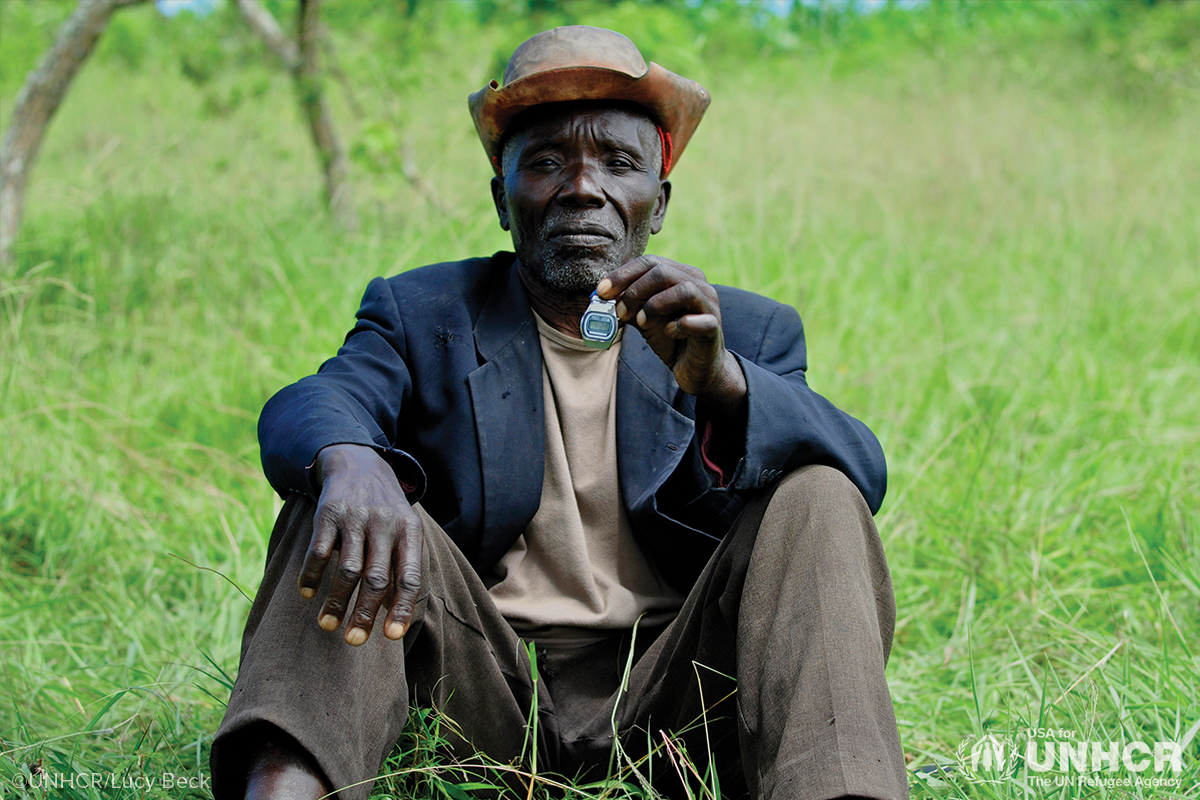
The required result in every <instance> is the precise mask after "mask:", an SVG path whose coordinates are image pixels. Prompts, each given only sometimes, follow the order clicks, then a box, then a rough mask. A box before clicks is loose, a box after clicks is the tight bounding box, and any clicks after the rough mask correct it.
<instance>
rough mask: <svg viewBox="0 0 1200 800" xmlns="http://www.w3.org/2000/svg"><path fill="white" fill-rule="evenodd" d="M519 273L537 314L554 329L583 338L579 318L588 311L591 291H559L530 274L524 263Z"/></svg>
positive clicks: (526, 293) (526, 294) (530, 302)
mask: <svg viewBox="0 0 1200 800" xmlns="http://www.w3.org/2000/svg"><path fill="white" fill-rule="evenodd" d="M517 273H518V274H519V275H520V276H521V285H522V286H523V287H525V296H526V297H528V298H529V305H530V307H531V308H532V309H533V310H534V311H536V312H537V315H538V316H539V317H541V318H542V319H544V320H545V321H546V322H547V323H548V324H549V325H550V327H551V328H554V330H556V331H561V332H562V333H565V334H566V335H567V336H573V337H574V338H576V339H582V338H583V337H582V336H580V334H579V320H580V319H581V318H582V317H583V312H584V311H587V307H588V300H589V298H590V296H591V295H590V293H587V294H569V295H567V294H562V293H561V292H557V291H555V290H553V289H551V288H550V287H549V286H546V285H545V284H544V283H542V282H541V281H540V280H538V279H537V278H535V277H533V276H532V275H530V274H529V273H528V272H527V271H526V270H525V266H524V265H523V264H522V265H519V267H518V270H517Z"/></svg>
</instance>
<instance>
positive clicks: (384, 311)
mask: <svg viewBox="0 0 1200 800" xmlns="http://www.w3.org/2000/svg"><path fill="white" fill-rule="evenodd" d="M514 265H515V256H514V255H513V254H512V253H497V254H496V255H494V256H492V257H491V258H476V259H471V260H468V261H458V262H451V263H445V264H434V265H432V266H427V267H422V268H420V269H414V270H411V271H409V272H405V273H403V274H400V275H397V276H395V277H393V278H390V279H388V280H384V279H382V278H376V279H374V280H373V281H371V283H370V285H368V287H367V291H366V294H365V295H364V296H363V301H362V307H361V308H360V309H359V311H358V322H357V324H356V325H355V326H354V328H353V330H351V331H350V333H349V334H348V335H347V337H346V342H345V344H344V345H343V346H342V348H341V349H340V350H338V354H337V356H336V357H334V358H332V359H330V360H329V361H326V362H325V363H324V364H323V365H321V368H320V370H319V371H318V373H317V374H316V375H312V376H309V377H307V378H304V379H302V380H300V381H299V382H297V383H295V384H293V385H292V386H289V387H287V388H285V389H283V390H282V391H280V392H279V393H278V394H276V395H275V396H274V397H272V398H271V400H270V401H269V402H268V403H267V405H266V407H265V408H264V409H263V413H262V418H261V419H260V421H259V426H258V430H259V441H260V444H261V447H262V459H263V467H264V469H265V471H266V474H267V478H268V479H269V480H270V482H271V485H272V486H273V487H275V489H276V491H278V492H279V493H280V494H281V495H283V496H285V497H286V496H287V495H288V494H289V493H291V492H293V491H299V492H303V493H305V494H308V495H310V496H314V497H315V495H316V488H315V487H314V486H313V484H312V482H311V480H310V471H309V466H310V465H311V464H312V463H313V461H314V459H315V458H316V454H317V451H318V450H320V449H321V448H322V447H325V446H327V445H332V444H341V443H354V444H362V445H368V446H371V447H374V448H375V449H376V450H377V451H379V452H380V454H381V455H383V456H384V458H386V459H387V460H388V461H389V463H391V465H392V467H393V468H394V469H395V470H396V473H397V476H398V477H399V478H400V480H401V482H402V483H405V484H407V485H408V486H410V487H412V492H411V494H410V499H412V500H413V501H414V502H416V501H417V500H420V501H421V503H422V505H423V507H424V508H425V510H426V511H428V512H429V513H430V514H431V515H432V516H433V518H434V519H436V520H437V521H438V522H439V523H440V524H441V525H442V527H443V528H445V530H446V532H447V533H448V534H449V535H450V537H451V538H452V539H453V540H454V542H455V543H456V544H457V545H458V547H459V548H460V549H461V550H462V551H463V553H464V554H465V555H466V556H467V558H468V559H469V560H470V561H471V563H472V565H473V566H474V567H475V569H476V570H478V571H479V572H480V573H481V574H483V573H486V572H487V571H489V570H490V569H491V568H492V567H493V566H494V565H495V564H496V562H497V561H498V560H499V559H500V557H501V556H502V555H503V554H504V553H505V552H507V550H508V549H509V547H510V546H511V545H512V544H513V542H514V541H515V540H516V538H517V537H518V536H520V535H521V533H522V532H523V531H524V530H525V527H526V526H527V525H528V524H529V521H530V520H531V519H532V518H533V515H534V512H536V511H537V508H538V504H539V502H540V500H541V491H542V473H543V469H544V455H545V454H544V450H545V446H544V445H545V443H544V439H545V433H544V430H543V424H544V420H543V408H542V375H541V373H542V359H541V348H540V346H539V343H538V334H537V327H536V325H535V323H534V319H533V313H532V311H531V310H530V307H529V303H528V301H527V300H526V297H525V292H524V290H523V289H522V287H521V283H520V279H519V278H518V277H517V274H516V268H515V266H514ZM717 292H718V294H719V295H720V302H721V317H722V321H723V325H724V333H725V344H726V347H728V348H729V350H730V351H731V352H733V353H734V355H735V356H736V357H737V358H738V360H739V362H740V363H741V365H742V369H743V370H744V371H745V374H746V385H747V390H748V393H747V402H748V409H749V411H748V416H747V421H746V433H745V447H744V457H743V458H742V459H741V461H740V462H739V463H738V464H737V467H736V469H735V470H734V472H733V474H732V476H730V478H729V480H728V483H727V485H726V486H725V487H719V486H716V485H715V482H714V480H713V476H712V473H711V472H710V471H709V470H707V469H706V468H705V467H704V465H703V462H702V460H701V458H700V453H699V438H700V437H699V432H698V428H697V424H696V415H697V404H696V399H695V398H694V397H692V396H690V395H687V394H685V393H684V392H683V391H681V390H680V389H679V386H678V385H677V384H676V383H675V379H674V377H673V375H672V374H671V371H670V370H669V369H667V368H666V366H664V365H663V363H662V362H661V361H660V360H659V358H658V357H657V356H656V355H654V352H653V351H652V350H650V348H649V347H648V346H647V345H646V343H645V342H644V341H643V340H642V337H641V336H640V335H639V334H638V333H637V332H636V331H634V330H629V331H627V333H626V335H625V338H624V343H623V344H622V346H621V355H620V365H619V368H618V372H617V451H618V474H619V477H620V483H621V496H622V497H623V498H624V502H625V506H626V508H627V510H628V512H629V518H630V520H631V522H632V524H633V526H634V529H635V532H636V534H637V536H638V538H639V540H640V542H641V543H642V546H643V547H644V548H645V549H646V551H647V552H648V554H650V555H651V556H652V557H653V558H654V559H655V560H656V561H657V562H658V563H659V565H660V567H661V568H662V569H663V571H664V574H665V575H666V576H667V577H668V578H669V579H670V580H671V581H672V583H674V584H675V585H676V586H677V587H679V588H681V589H683V590H686V589H687V587H689V586H690V585H691V583H692V582H694V580H695V578H696V577H697V576H698V575H699V572H700V569H701V568H702V567H703V565H704V563H705V562H706V561H707V559H708V557H709V555H711V553H712V551H713V549H714V548H715V546H716V542H717V541H719V539H720V538H721V537H722V536H723V535H724V534H725V532H726V531H727V530H728V529H729V525H730V523H731V522H732V521H733V518H734V517H735V516H736V515H737V513H738V511H740V510H741V508H742V507H743V506H744V505H745V502H746V499H747V497H748V496H751V495H752V494H753V493H754V492H756V491H759V490H762V489H764V488H766V487H767V486H769V485H770V484H772V483H773V482H774V481H775V480H777V479H778V478H779V477H780V476H782V475H783V474H784V473H786V472H788V471H790V470H793V469H795V468H797V467H800V466H803V465H805V464H813V463H819V464H827V465H829V466H833V467H836V468H837V469H839V470H841V471H842V472H844V473H845V474H846V475H847V476H848V477H849V478H850V479H851V480H852V481H853V482H854V483H855V485H856V486H858V488H859V490H860V491H862V493H863V497H864V498H866V500H867V504H868V505H869V506H870V508H871V510H872V512H874V511H877V510H878V509H879V505H880V503H882V502H883V495H884V491H885V487H886V467H885V465H884V458H883V451H882V449H881V448H880V446H879V442H878V440H877V439H876V438H875V436H874V435H873V434H872V433H871V431H870V430H868V429H867V427H866V426H865V425H863V424H862V423H861V422H859V421H858V420H856V419H854V418H853V417H851V416H849V415H848V414H845V413H843V412H841V411H839V410H838V409H837V408H835V407H834V406H833V405H832V404H831V403H829V401H827V400H826V399H825V398H823V397H821V396H820V395H818V394H816V393H815V392H813V391H812V390H811V389H809V388H808V385H807V383H806V382H805V378H804V371H805V368H806V356H805V347H804V330H803V326H802V325H801V322H800V316H799V314H797V313H796V310H795V309H793V308H791V307H790V306H786V305H783V304H781V303H777V302H775V301H773V300H769V299H767V298H765V297H761V296H759V295H756V294H752V293H750V292H745V291H742V290H739V289H731V288H727V287H718V288H717ZM701 412H703V409H701Z"/></svg>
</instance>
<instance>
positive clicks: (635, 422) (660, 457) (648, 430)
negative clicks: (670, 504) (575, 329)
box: [617, 326, 696, 514]
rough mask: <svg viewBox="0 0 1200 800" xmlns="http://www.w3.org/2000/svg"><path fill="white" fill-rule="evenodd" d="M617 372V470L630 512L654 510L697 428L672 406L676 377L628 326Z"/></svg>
mask: <svg viewBox="0 0 1200 800" xmlns="http://www.w3.org/2000/svg"><path fill="white" fill-rule="evenodd" d="M622 336H623V338H622V343H621V365H620V368H619V370H618V372H617V469H618V472H619V474H620V480H621V496H622V497H623V498H624V500H625V507H626V508H628V509H629V510H630V511H632V512H635V514H636V512H640V511H643V510H654V508H655V506H654V494H655V493H656V492H657V491H658V489H659V488H660V487H661V486H662V484H663V482H664V481H666V479H667V477H668V476H670V474H671V473H672V472H674V471H675V468H676V467H677V466H678V465H679V462H680V460H681V459H682V458H683V454H684V453H685V452H686V451H687V449H688V445H690V444H691V441H692V437H693V436H694V434H695V431H696V422H695V420H693V419H691V418H689V417H688V416H687V415H685V414H682V413H680V412H679V411H678V410H676V409H675V407H674V402H675V398H676V397H677V395H678V394H679V391H680V390H679V385H678V384H676V383H675V377H674V376H673V375H672V374H671V371H670V370H669V369H667V368H666V366H665V365H664V364H663V363H662V361H661V360H660V359H659V357H658V356H656V355H655V354H654V351H653V350H651V349H650V346H649V345H648V344H646V341H645V340H644V339H643V338H642V335H641V333H639V332H638V331H637V330H635V329H633V328H632V327H628V326H627V327H626V328H625V333H624V334H623V335H622Z"/></svg>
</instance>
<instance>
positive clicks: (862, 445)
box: [659, 301, 887, 528]
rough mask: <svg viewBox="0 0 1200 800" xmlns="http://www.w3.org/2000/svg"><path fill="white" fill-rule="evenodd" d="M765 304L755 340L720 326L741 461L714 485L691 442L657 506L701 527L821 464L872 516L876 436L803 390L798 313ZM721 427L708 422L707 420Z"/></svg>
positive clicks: (878, 450)
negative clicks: (737, 412) (736, 367)
mask: <svg viewBox="0 0 1200 800" xmlns="http://www.w3.org/2000/svg"><path fill="white" fill-rule="evenodd" d="M723 303H724V301H723ZM772 305H773V306H774V308H773V310H772V311H771V312H770V313H769V315H768V317H767V320H766V323H765V324H764V325H760V326H756V327H757V330H759V331H761V334H760V335H759V336H758V337H757V338H755V337H747V336H745V335H744V332H743V331H740V330H734V331H732V333H733V335H732V336H730V335H728V333H729V331H728V328H727V337H726V340H727V344H728V345H729V347H730V350H731V351H732V352H733V353H734V356H735V357H736V358H737V360H738V363H739V364H741V367H742V371H743V372H744V373H745V375H746V400H747V415H746V421H745V424H746V427H745V435H744V442H743V447H742V450H741V452H742V457H741V459H740V460H739V461H738V462H737V464H736V466H735V467H734V468H733V471H732V474H731V475H729V476H728V478H727V481H726V483H725V485H724V486H720V487H718V486H716V485H715V481H714V479H713V475H712V473H711V472H710V471H708V470H707V469H706V468H705V467H704V464H703V462H702V459H701V458H700V456H699V445H698V443H694V446H693V448H692V450H693V451H694V452H693V454H692V457H690V458H685V459H684V460H683V461H682V462H681V464H680V469H679V470H678V471H677V473H676V474H675V475H673V476H672V477H671V479H669V480H668V481H667V483H666V485H665V486H664V489H665V490H666V491H665V493H664V494H661V495H660V497H659V500H660V503H661V504H662V506H663V507H664V510H665V508H666V507H674V508H675V509H678V511H679V514H678V516H676V515H674V514H671V513H670V512H667V513H668V514H669V515H671V516H675V518H676V519H679V520H680V521H684V522H685V524H691V526H692V527H701V528H703V523H702V522H701V521H702V520H704V519H706V518H719V519H720V520H722V521H723V522H728V521H729V520H730V519H731V518H732V516H733V514H734V513H736V511H738V510H739V509H740V508H741V506H742V503H741V502H740V501H739V500H738V497H739V496H741V497H743V498H744V497H745V496H746V495H747V493H751V492H754V491H758V490H761V489H764V488H766V487H768V486H770V485H772V484H773V483H775V482H776V481H777V480H778V479H779V478H781V477H783V476H784V475H785V474H787V473H788V472H791V471H792V470H795V469H798V468H800V467H802V466H806V465H808V464H824V465H826V466H831V467H834V468H835V469H838V470H840V471H841V472H842V473H844V474H845V475H846V476H847V477H848V478H849V479H850V480H851V481H852V482H853V483H854V485H855V486H857V487H858V490H859V491H860V492H861V493H862V495H863V498H864V499H865V500H866V502H867V505H868V506H869V507H870V509H871V513H875V512H877V511H878V510H879V508H880V506H881V505H882V504H883V497H884V494H885V492H886V491H887V465H886V462H885V460H884V455H883V448H882V447H881V446H880V444H879V440H878V439H877V438H876V437H875V434H873V433H872V432H871V430H870V429H869V428H868V427H867V426H866V425H864V424H863V423H862V422H860V421H859V420H857V419H855V418H854V417H852V416H850V415H849V414H847V413H845V412H844V411H841V410H840V409H838V408H837V407H836V406H834V405H833V404H832V403H830V402H829V401H828V400H826V399H825V398H824V397H822V396H821V395H819V394H817V393H816V392H814V391H813V390H812V389H810V388H809V386H808V382H807V380H806V378H805V372H806V369H807V366H808V364H807V354H806V347H805V342H804V327H803V324H802V323H801V321H800V315H799V313H797V312H796V310H795V309H794V308H792V307H791V306H787V305H783V304H774V303H772ZM727 320H728V318H727ZM727 325H728V321H727ZM739 334H741V335H739ZM731 339H735V340H736V341H730V340H731ZM720 424H721V423H720V422H719V421H717V420H714V425H720ZM696 427H697V431H700V430H702V429H703V427H704V411H703V408H702V407H699V408H697V426H696ZM725 433H728V432H725ZM697 438H699V434H698V435H697ZM689 487H690V488H689ZM672 501H673V502H672Z"/></svg>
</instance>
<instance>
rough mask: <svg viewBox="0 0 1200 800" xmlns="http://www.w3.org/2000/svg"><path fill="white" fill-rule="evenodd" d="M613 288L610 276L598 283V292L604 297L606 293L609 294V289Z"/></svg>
mask: <svg viewBox="0 0 1200 800" xmlns="http://www.w3.org/2000/svg"><path fill="white" fill-rule="evenodd" d="M611 288H612V281H610V280H609V279H608V278H605V279H604V280H602V281H600V282H599V283H598V284H596V294H598V295H600V296H601V297H604V295H606V294H608V290H609V289H611Z"/></svg>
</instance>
